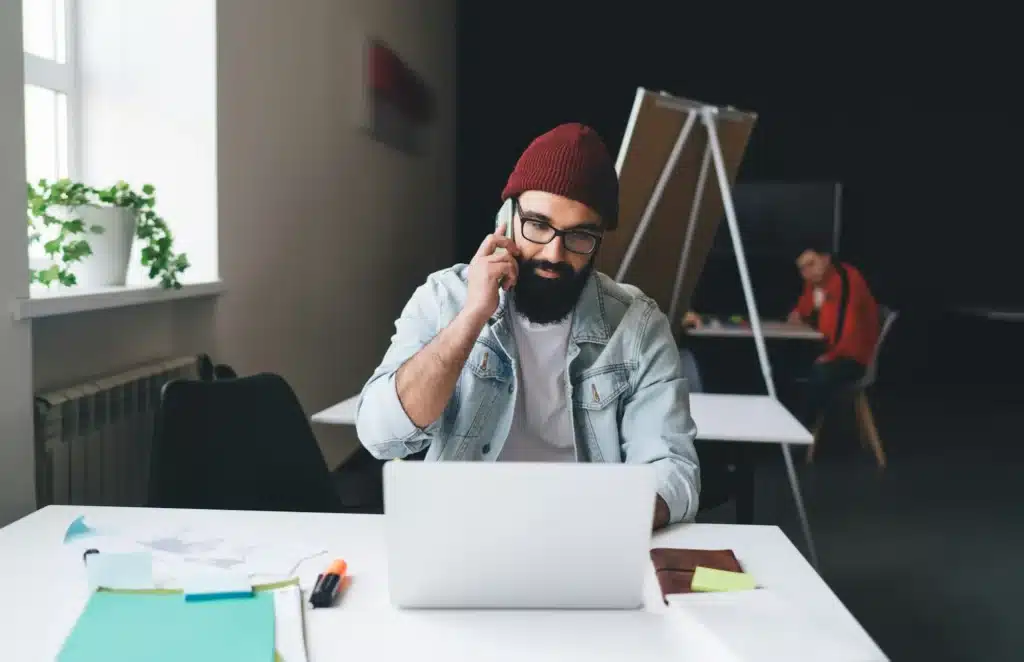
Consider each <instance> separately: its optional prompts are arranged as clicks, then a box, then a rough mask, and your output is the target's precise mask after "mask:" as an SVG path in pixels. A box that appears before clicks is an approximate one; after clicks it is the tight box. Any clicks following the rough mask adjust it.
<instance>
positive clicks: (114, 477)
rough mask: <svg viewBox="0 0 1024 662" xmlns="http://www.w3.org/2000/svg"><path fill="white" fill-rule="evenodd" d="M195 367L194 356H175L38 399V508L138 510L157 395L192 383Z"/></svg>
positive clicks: (144, 491) (143, 491)
mask: <svg viewBox="0 0 1024 662" xmlns="http://www.w3.org/2000/svg"><path fill="white" fill-rule="evenodd" d="M198 367H199V360H198V358H197V357H194V356H189V357H182V358H179V359H174V360H170V361H160V362H156V363H150V364H147V365H144V366H139V367H137V368H134V369H131V370H127V371H125V372H122V373H120V374H117V375H112V376H110V377H103V378H97V379H93V380H89V381H87V382H85V383H82V384H79V385H77V386H74V387H70V388H65V389H60V390H56V391H51V392H49V393H40V394H37V395H36V416H35V428H36V433H35V436H36V499H37V501H38V504H39V507H40V508H42V507H43V506H46V505H50V504H64V505H69V504H70V505H90V506H92V505H104V506H141V505H144V504H145V502H146V495H147V491H148V489H149V460H150V450H151V448H152V443H153V425H154V419H155V415H156V411H157V408H158V407H159V404H160V391H161V389H162V388H163V386H164V384H166V383H167V382H168V381H171V380H173V379H195V378H196V377H197V376H198Z"/></svg>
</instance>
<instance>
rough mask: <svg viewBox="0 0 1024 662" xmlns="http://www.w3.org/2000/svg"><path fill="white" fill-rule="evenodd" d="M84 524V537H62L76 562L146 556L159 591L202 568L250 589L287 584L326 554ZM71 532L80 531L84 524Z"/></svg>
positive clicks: (206, 535) (183, 531) (182, 532)
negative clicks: (245, 582) (91, 555)
mask: <svg viewBox="0 0 1024 662" xmlns="http://www.w3.org/2000/svg"><path fill="white" fill-rule="evenodd" d="M75 521H76V522H78V520H75ZM87 524H88V533H86V534H79V535H77V536H73V537H71V538H68V537H67V536H65V538H66V540H67V542H65V543H64V546H65V547H66V548H67V549H68V550H69V553H72V554H75V555H77V556H79V557H80V556H81V555H82V553H83V552H84V551H85V550H86V549H97V550H99V551H100V552H101V553H104V552H146V553H149V554H151V555H152V559H153V561H152V565H153V582H154V585H155V587H157V588H181V582H182V580H183V579H184V578H185V577H187V576H190V575H192V574H193V573H194V572H196V571H197V569H203V568H205V569H218V570H223V571H230V572H233V573H240V574H244V575H246V576H248V577H249V578H250V579H251V580H252V581H253V583H263V582H272V581H279V580H282V579H289V578H291V577H294V576H295V573H296V572H297V569H298V567H299V565H300V564H301V563H303V562H304V561H306V560H308V559H311V558H316V557H317V556H320V555H322V554H324V553H325V552H326V550H325V549H323V548H319V547H316V546H311V545H305V544H303V543H293V542H287V543H281V542H277V541H259V540H236V539H228V538H225V537H224V536H221V535H218V534H217V533H213V532H209V531H203V530H201V529H194V528H170V529H167V528H161V527H160V526H159V525H154V526H150V527H134V528H132V529H114V528H110V527H104V526H103V522H93V521H91V520H90V521H89V522H88V523H87ZM75 526H77V527H78V528H82V523H78V524H76V525H75Z"/></svg>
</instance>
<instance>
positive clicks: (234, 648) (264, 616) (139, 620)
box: [57, 591, 274, 662]
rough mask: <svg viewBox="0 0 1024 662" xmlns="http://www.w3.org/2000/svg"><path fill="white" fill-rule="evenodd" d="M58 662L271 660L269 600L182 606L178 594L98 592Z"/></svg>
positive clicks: (257, 598)
mask: <svg viewBox="0 0 1024 662" xmlns="http://www.w3.org/2000/svg"><path fill="white" fill-rule="evenodd" d="M57 660H58V662H100V661H101V660H102V661H103V662H182V661H183V660H188V662H223V661H224V660H232V662H273V660H274V596H273V594H272V593H270V592H265V593H256V594H254V595H253V596H252V597H249V598H241V599H236V600H212V601H209V602H186V601H185V598H184V596H183V595H182V594H181V593H143V592H137V593H132V592H113V591H99V592H97V593H94V594H93V595H92V597H90V598H89V602H88V603H87V604H86V606H85V609H84V610H83V611H82V614H81V616H79V618H78V622H77V623H76V624H75V627H74V629H72V631H71V633H70V634H69V635H68V638H67V640H65V642H64V648H63V650H61V653H60V655H59V656H58V658H57Z"/></svg>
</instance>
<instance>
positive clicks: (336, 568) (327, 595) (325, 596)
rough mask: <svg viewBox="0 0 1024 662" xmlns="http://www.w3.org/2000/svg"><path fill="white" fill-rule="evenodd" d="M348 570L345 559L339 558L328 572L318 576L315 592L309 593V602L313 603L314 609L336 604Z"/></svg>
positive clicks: (314, 586) (314, 587)
mask: <svg viewBox="0 0 1024 662" xmlns="http://www.w3.org/2000/svg"><path fill="white" fill-rule="evenodd" d="M347 570H348V564H346V563H345V561H344V560H342V559H338V560H337V561H335V562H334V563H332V564H331V565H330V567H329V568H327V572H324V573H322V574H320V575H318V576H317V578H316V584H314V585H313V592H312V593H310V595H309V603H310V604H311V605H313V608H314V609H316V608H318V607H330V606H331V605H333V604H334V600H335V598H337V597H338V592H339V591H340V590H341V584H342V582H344V581H345V572H346V571H347Z"/></svg>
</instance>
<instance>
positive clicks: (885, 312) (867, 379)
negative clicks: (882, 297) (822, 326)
mask: <svg viewBox="0 0 1024 662" xmlns="http://www.w3.org/2000/svg"><path fill="white" fill-rule="evenodd" d="M899 316H900V314H899V311H896V310H890V309H889V308H888V307H886V306H882V305H880V306H878V318H879V320H880V321H881V325H882V328H881V330H880V331H879V332H878V342H877V343H875V351H874V352H873V353H872V354H871V363H869V364H868V365H867V367H866V368H865V369H864V377H862V378H861V380H860V382H859V384H858V386H859V387H860V388H867V387H868V386H871V385H872V384H874V383H875V379H876V378H877V377H878V357H879V356H881V354H882V345H883V344H884V343H885V338H886V336H888V335H889V331H890V330H891V329H892V325H893V323H895V322H896V318H897V317H899Z"/></svg>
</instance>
